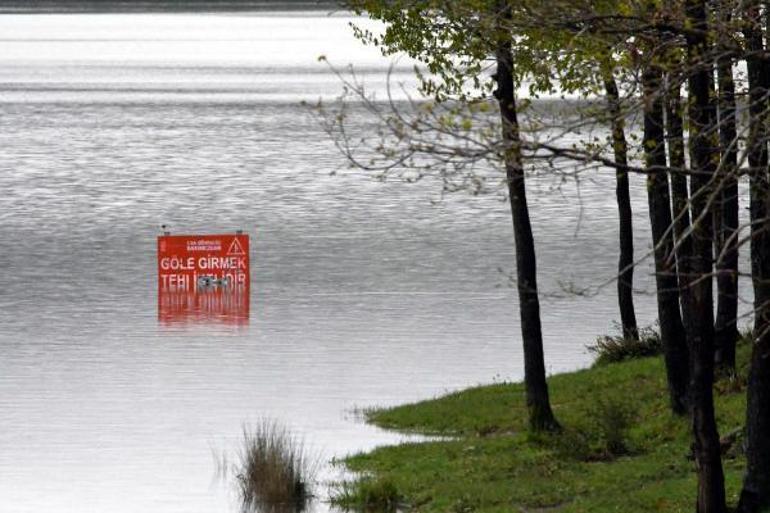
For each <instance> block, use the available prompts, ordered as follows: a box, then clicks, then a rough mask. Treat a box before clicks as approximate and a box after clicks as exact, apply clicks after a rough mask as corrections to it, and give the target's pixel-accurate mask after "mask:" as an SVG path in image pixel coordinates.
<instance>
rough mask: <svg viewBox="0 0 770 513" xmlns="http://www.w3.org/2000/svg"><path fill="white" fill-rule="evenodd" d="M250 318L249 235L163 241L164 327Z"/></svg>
mask: <svg viewBox="0 0 770 513" xmlns="http://www.w3.org/2000/svg"><path fill="white" fill-rule="evenodd" d="M248 317H249V236H248V235H245V234H243V233H240V232H239V233H235V234H222V235H168V234H167V235H161V236H159V237H158V318H159V319H160V320H161V321H162V322H164V323H174V322H188V321H207V320H216V321H220V322H227V323H231V322H232V323H238V324H240V323H244V322H247V321H248Z"/></svg>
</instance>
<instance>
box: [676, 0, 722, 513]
mask: <svg viewBox="0 0 770 513" xmlns="http://www.w3.org/2000/svg"><path fill="white" fill-rule="evenodd" d="M686 14H687V21H688V22H689V25H690V26H691V27H693V29H695V30H694V32H693V33H690V34H688V36H687V66H688V70H689V76H688V81H687V82H688V89H689V102H688V103H689V105H690V109H689V120H690V163H691V168H692V177H691V179H690V184H691V198H690V204H691V209H692V218H693V219H692V223H693V224H692V230H691V244H690V248H691V252H690V255H689V256H688V257H687V258H686V259H685V261H684V264H685V265H684V268H685V273H683V275H682V276H683V277H685V278H686V285H685V287H684V289H683V292H684V294H683V296H682V299H683V302H682V304H683V306H684V308H683V309H682V311H683V314H684V315H683V317H684V324H685V330H686V331H687V341H688V345H689V348H690V362H691V363H690V371H691V373H690V408H691V412H692V424H693V437H694V442H695V443H694V446H695V460H696V464H697V467H698V496H697V513H725V512H726V510H727V506H726V502H725V486H724V473H723V470H722V456H721V448H720V444H719V433H718V431H717V424H716V418H715V414H714V397H713V388H712V384H713V381H714V310H713V309H714V299H713V291H712V286H713V280H712V276H713V272H712V271H713V266H712V261H713V237H714V231H713V220H712V215H713V206H712V205H711V201H712V194H713V192H714V191H713V189H714V187H713V184H712V180H713V178H714V173H715V171H716V164H717V162H718V159H719V153H718V152H719V143H718V140H717V135H716V131H715V130H716V110H715V106H716V105H715V103H714V102H713V101H712V98H713V96H714V95H713V93H714V90H713V84H712V76H713V70H712V66H711V62H710V60H709V59H710V58H709V56H708V50H709V48H708V41H707V39H706V36H705V33H706V32H707V30H708V24H707V20H706V4H705V2H704V1H703V0H688V1H687V4H686Z"/></svg>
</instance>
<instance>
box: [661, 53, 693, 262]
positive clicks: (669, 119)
mask: <svg viewBox="0 0 770 513" xmlns="http://www.w3.org/2000/svg"><path fill="white" fill-rule="evenodd" d="M683 65H684V64H683ZM680 88H681V84H680V83H679V81H678V80H676V81H675V80H674V79H673V77H671V76H669V84H668V88H667V89H666V132H667V139H668V166H669V168H670V169H671V171H670V175H671V205H672V208H673V216H674V238H675V240H677V241H679V242H680V244H678V246H677V250H676V260H677V269H678V268H679V263H680V262H681V261H682V258H684V257H683V255H685V254H686V253H687V247H688V245H687V240H683V238H684V237H685V234H686V233H687V232H688V230H689V229H690V193H689V191H688V186H687V162H686V161H685V153H684V120H683V117H684V113H683V108H682V98H681V93H680ZM678 272H679V271H678V270H677V273H678Z"/></svg>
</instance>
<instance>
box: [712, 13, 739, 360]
mask: <svg viewBox="0 0 770 513" xmlns="http://www.w3.org/2000/svg"><path fill="white" fill-rule="evenodd" d="M725 21H729V18H728V19H727V20H725ZM722 53H723V55H724V54H725V53H726V52H722ZM717 76H718V81H719V145H720V150H721V154H722V158H721V161H720V162H721V164H720V170H719V173H720V175H721V181H720V184H721V187H720V188H721V191H720V201H719V203H718V206H719V209H718V212H717V215H716V216H714V220H715V221H716V224H717V229H716V237H715V240H716V242H717V245H716V248H717V250H716V256H717V258H716V269H717V317H716V324H715V325H714V346H715V354H714V360H715V364H716V366H717V368H718V369H720V370H721V371H722V372H725V373H727V374H730V375H734V374H735V344H736V342H737V341H738V244H737V235H738V234H737V230H738V208H739V205H738V176H737V173H738V141H737V129H736V109H735V82H734V81H733V62H732V58H731V57H726V56H720V58H719V60H718V62H717Z"/></svg>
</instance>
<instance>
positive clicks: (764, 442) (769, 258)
mask: <svg viewBox="0 0 770 513" xmlns="http://www.w3.org/2000/svg"><path fill="white" fill-rule="evenodd" d="M758 11H759V8H758V6H757V5H754V6H752V7H751V8H749V9H747V16H748V20H747V21H748V23H749V24H750V26H749V28H747V29H746V31H745V35H746V42H747V47H748V52H749V55H748V57H747V59H746V61H747V68H748V75H749V142H748V161H749V177H750V189H751V200H750V201H751V205H750V216H751V277H752V283H753V286H754V337H755V341H754V346H753V347H752V351H751V366H750V370H749V384H748V390H747V392H746V474H745V476H744V479H743V489H742V490H741V498H740V502H739V503H738V511H739V512H740V513H758V512H760V511H767V510H768V509H770V436H769V435H768V433H770V219H769V218H768V216H769V215H770V180H769V179H768V171H767V165H768V152H767V139H766V137H767V132H766V130H765V128H764V123H765V120H766V118H767V94H768V90H770V76H768V69H767V67H768V64H770V63H768V61H767V60H766V59H765V58H764V55H761V54H762V52H763V45H762V33H761V31H760V30H761V29H760V28H759V12H758Z"/></svg>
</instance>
